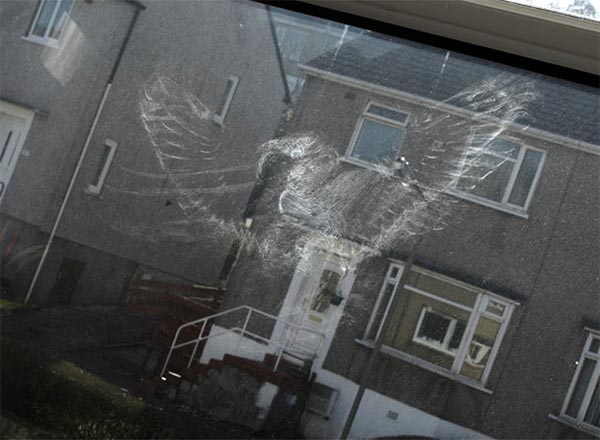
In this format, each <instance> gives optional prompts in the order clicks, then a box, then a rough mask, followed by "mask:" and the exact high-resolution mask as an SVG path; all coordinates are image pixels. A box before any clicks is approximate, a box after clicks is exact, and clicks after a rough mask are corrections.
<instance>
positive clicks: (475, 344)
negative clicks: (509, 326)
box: [461, 316, 500, 380]
mask: <svg viewBox="0 0 600 440" xmlns="http://www.w3.org/2000/svg"><path fill="white" fill-rule="evenodd" d="M499 331H500V322H498V321H495V320H492V319H489V318H486V317H483V316H482V317H481V318H479V322H478V323H477V327H476V328H475V334H474V335H473V339H472V340H471V344H470V345H469V347H468V349H467V355H466V358H465V362H464V364H463V368H462V370H461V374H463V375H465V376H468V377H470V378H472V379H475V380H481V376H482V374H483V371H484V369H485V366H486V365H487V363H488V361H489V359H490V354H491V352H492V348H493V347H494V343H495V341H496V338H497V336H498V332H499Z"/></svg>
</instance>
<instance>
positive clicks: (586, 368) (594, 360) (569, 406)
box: [561, 331, 600, 434]
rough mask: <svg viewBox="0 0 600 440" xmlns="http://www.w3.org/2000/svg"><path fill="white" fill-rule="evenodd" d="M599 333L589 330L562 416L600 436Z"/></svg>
mask: <svg viewBox="0 0 600 440" xmlns="http://www.w3.org/2000/svg"><path fill="white" fill-rule="evenodd" d="M599 378H600V333H599V332H596V331H590V332H589V334H588V337H587V340H586V342H585V346H584V348H583V353H581V357H580V358H579V362H578V363H577V369H576V370H575V375H574V376H573V380H572V381H571V386H570V387H569V391H568V393H567V397H566V399H565V402H564V404H563V407H562V410H561V416H562V417H564V418H566V419H569V420H570V421H572V422H575V423H576V424H579V425H583V426H584V427H586V428H589V429H591V430H592V431H593V432H595V433H596V434H600V379H599Z"/></svg>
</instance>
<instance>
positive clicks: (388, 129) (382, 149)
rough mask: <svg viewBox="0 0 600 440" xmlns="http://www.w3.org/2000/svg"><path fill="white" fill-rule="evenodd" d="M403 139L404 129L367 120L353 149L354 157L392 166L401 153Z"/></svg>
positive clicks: (363, 123) (362, 125)
mask: <svg viewBox="0 0 600 440" xmlns="http://www.w3.org/2000/svg"><path fill="white" fill-rule="evenodd" d="M403 139H404V130H403V129H402V128H398V127H394V126H391V125H389V124H385V123H382V122H377V121H374V120H371V119H365V120H363V122H362V124H361V126H360V131H359V133H358V137H357V139H356V142H355V144H354V147H353V149H352V157H355V158H357V159H360V160H364V161H366V162H371V163H373V164H376V165H385V166H390V165H391V164H392V162H393V161H394V160H395V159H396V158H397V157H398V155H399V153H400V146H401V144H402V140H403Z"/></svg>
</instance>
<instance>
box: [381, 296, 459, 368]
mask: <svg viewBox="0 0 600 440" xmlns="http://www.w3.org/2000/svg"><path fill="white" fill-rule="evenodd" d="M402 295H403V296H404V298H403V299H402V300H401V301H400V305H402V304H404V305H403V307H400V308H398V309H396V310H393V311H390V313H389V315H388V316H389V318H388V319H389V320H390V324H389V328H388V331H387V333H386V335H385V338H384V344H385V345H387V346H389V347H392V348H395V349H397V350H400V351H402V352H404V353H407V354H410V355H412V356H416V357H418V358H420V359H423V360H425V361H428V362H431V363H432V364H435V365H438V366H440V367H443V368H446V369H451V368H452V363H453V361H454V357H455V354H456V351H457V350H458V345H459V344H457V341H460V339H461V338H462V335H463V333H464V330H465V327H466V324H467V322H468V320H469V316H470V313H469V312H468V311H465V310H461V309H459V308H457V307H453V306H450V305H447V304H444V303H441V302H439V301H436V300H435V299H432V298H427V297H424V296H422V295H419V294H416V293H414V292H411V291H409V290H403V291H402Z"/></svg>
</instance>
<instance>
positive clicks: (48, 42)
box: [21, 0, 75, 49]
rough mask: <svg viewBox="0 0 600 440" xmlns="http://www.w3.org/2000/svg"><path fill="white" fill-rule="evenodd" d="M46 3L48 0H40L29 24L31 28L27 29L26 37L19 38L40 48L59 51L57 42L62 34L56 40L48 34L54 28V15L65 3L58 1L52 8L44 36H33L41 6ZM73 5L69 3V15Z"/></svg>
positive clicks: (61, 0)
mask: <svg viewBox="0 0 600 440" xmlns="http://www.w3.org/2000/svg"><path fill="white" fill-rule="evenodd" d="M47 1H48V0H40V2H39V3H38V8H37V11H36V13H35V17H34V19H33V21H32V22H31V26H30V27H29V31H28V32H27V35H25V36H23V37H21V38H22V39H23V40H26V41H30V42H32V43H37V44H40V45H42V46H48V47H51V48H53V49H59V41H60V37H61V36H62V32H61V34H60V35H59V37H58V38H51V37H50V32H51V31H52V27H53V26H54V21H55V20H56V14H57V13H58V10H59V9H60V6H61V5H62V3H63V1H65V0H58V1H57V2H56V5H55V6H54V9H53V11H52V15H51V16H50V20H49V21H48V29H46V33H45V36H44V37H40V36H39V35H34V34H33V29H34V28H35V26H36V24H37V21H38V18H39V16H40V13H41V12H42V9H43V5H44V4H45V3H46V2H47ZM74 4H75V2H73V3H71V7H70V8H69V12H68V14H69V15H70V14H71V11H72V10H73V5H74Z"/></svg>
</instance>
